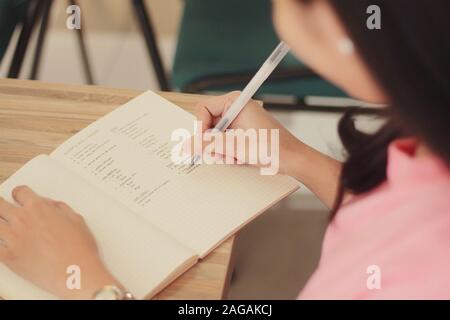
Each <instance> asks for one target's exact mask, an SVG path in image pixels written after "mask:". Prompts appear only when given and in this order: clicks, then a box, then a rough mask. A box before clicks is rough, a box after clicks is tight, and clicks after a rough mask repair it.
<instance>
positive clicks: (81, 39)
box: [69, 0, 94, 84]
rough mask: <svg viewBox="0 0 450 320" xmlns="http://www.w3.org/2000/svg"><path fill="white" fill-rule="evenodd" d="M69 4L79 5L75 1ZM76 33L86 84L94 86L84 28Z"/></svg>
mask: <svg viewBox="0 0 450 320" xmlns="http://www.w3.org/2000/svg"><path fill="white" fill-rule="evenodd" d="M69 3H70V4H71V5H75V6H76V5H77V2H76V1H75V0H69ZM82 25H83V23H82ZM75 32H76V33H77V39H78V45H79V47H80V52H81V61H82V63H83V69H84V74H85V77H86V82H87V83H88V84H94V76H93V75H92V69H91V64H90V62H89V56H88V53H87V49H86V44H85V42H84V33H83V28H81V29H78V30H75Z"/></svg>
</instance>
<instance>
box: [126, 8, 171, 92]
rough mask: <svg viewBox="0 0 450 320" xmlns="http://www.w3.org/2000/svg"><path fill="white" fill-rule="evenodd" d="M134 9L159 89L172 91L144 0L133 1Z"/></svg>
mask: <svg viewBox="0 0 450 320" xmlns="http://www.w3.org/2000/svg"><path fill="white" fill-rule="evenodd" d="M133 7H134V10H135V12H136V16H137V18H138V21H139V25H140V27H141V31H142V33H143V35H144V38H145V43H146V45H147V49H148V53H149V55H150V59H151V61H152V63H153V68H154V69H155V73H156V77H157V79H158V83H159V87H160V89H161V90H163V91H169V90H170V84H169V80H168V79H167V74H166V72H165V71H164V67H163V64H162V60H161V55H160V52H159V49H158V45H157V41H156V36H155V32H154V30H153V25H152V22H151V20H150V16H149V15H148V13H147V9H146V7H145V4H144V1H143V0H133Z"/></svg>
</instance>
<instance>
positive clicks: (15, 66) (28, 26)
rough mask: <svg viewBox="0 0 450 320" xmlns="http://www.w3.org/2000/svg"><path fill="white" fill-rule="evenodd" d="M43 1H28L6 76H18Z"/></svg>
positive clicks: (42, 6)
mask: <svg viewBox="0 0 450 320" xmlns="http://www.w3.org/2000/svg"><path fill="white" fill-rule="evenodd" d="M43 8H44V3H43V2H42V1H39V0H34V1H31V2H30V5H29V7H28V9H27V12H26V14H25V16H24V19H23V21H22V30H21V32H20V36H19V40H18V41H17V45H16V49H15V51H14V56H13V60H12V62H11V66H10V68H9V72H8V78H18V77H19V75H20V70H21V69H22V65H23V61H24V59H25V54H26V51H27V48H28V46H29V44H30V38H31V34H32V33H33V30H34V27H35V26H36V24H37V22H38V20H39V17H40V16H41V14H42V10H43Z"/></svg>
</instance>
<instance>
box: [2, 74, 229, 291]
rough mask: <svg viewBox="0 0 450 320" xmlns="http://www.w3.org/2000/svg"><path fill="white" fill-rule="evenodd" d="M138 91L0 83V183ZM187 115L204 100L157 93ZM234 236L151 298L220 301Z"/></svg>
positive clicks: (8, 80) (194, 96)
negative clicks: (186, 112)
mask: <svg viewBox="0 0 450 320" xmlns="http://www.w3.org/2000/svg"><path fill="white" fill-rule="evenodd" d="M140 93H141V92H140V91H135V90H124V89H111V88H102V87H96V86H81V85H64V84H50V83H43V82H37V81H27V80H10V79H0V183H1V182H3V181H4V180H5V179H6V178H8V177H9V176H10V175H11V174H13V173H14V172H15V171H16V170H18V169H19V168H20V167H21V166H22V165H24V164H25V163H26V162H27V161H28V160H30V159H32V158H33V157H35V156H37V155H39V154H49V153H50V152H51V151H52V150H53V149H55V148H56V147H57V146H58V145H59V144H61V143H62V142H64V141H65V140H67V139H68V138H69V137H70V136H72V135H73V134H75V133H77V132H78V131H79V130H81V129H83V128H84V127H86V126H87V125H88V124H90V123H91V122H93V121H95V120H96V119H98V118H99V117H101V116H103V115H104V114H106V113H108V112H110V111H112V110H114V109H115V108H116V107H118V106H120V105H122V104H124V103H125V102H127V101H128V100H130V99H131V98H134V97H135V96H137V95H139V94H140ZM161 95H162V96H163V97H165V98H167V99H168V100H170V101H172V102H174V103H175V104H177V105H178V106H180V107H181V108H183V109H185V110H187V111H189V112H192V111H193V110H194V109H195V105H196V104H197V103H198V102H199V101H201V99H205V97H204V96H199V95H187V94H181V93H161ZM233 243H234V237H232V238H230V239H228V240H227V241H226V242H224V243H223V244H222V245H221V246H219V247H218V248H217V249H216V250H214V251H213V252H212V253H211V254H209V255H208V256H207V257H206V258H205V259H204V260H202V261H200V262H199V263H198V264H197V265H195V266H194V267H193V268H191V269H190V270H188V271H187V272H186V273H185V274H184V275H182V276H181V277H179V278H178V279H177V280H175V281H174V282H173V283H172V284H171V285H169V286H168V287H167V288H166V289H164V290H163V291H162V292H160V293H159V294H158V295H157V296H156V297H155V299H221V298H223V297H224V296H225V294H226V291H227V287H228V282H229V278H230V273H231V272H230V269H231V268H230V265H231V256H232V255H231V253H232V247H233Z"/></svg>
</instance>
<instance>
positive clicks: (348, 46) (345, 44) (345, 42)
mask: <svg viewBox="0 0 450 320" xmlns="http://www.w3.org/2000/svg"><path fill="white" fill-rule="evenodd" d="M337 48H338V51H339V52H340V53H341V54H342V55H344V56H349V55H351V54H353V53H354V52H355V45H354V44H353V41H352V40H351V39H350V38H343V39H341V40H339V42H338V44H337Z"/></svg>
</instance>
